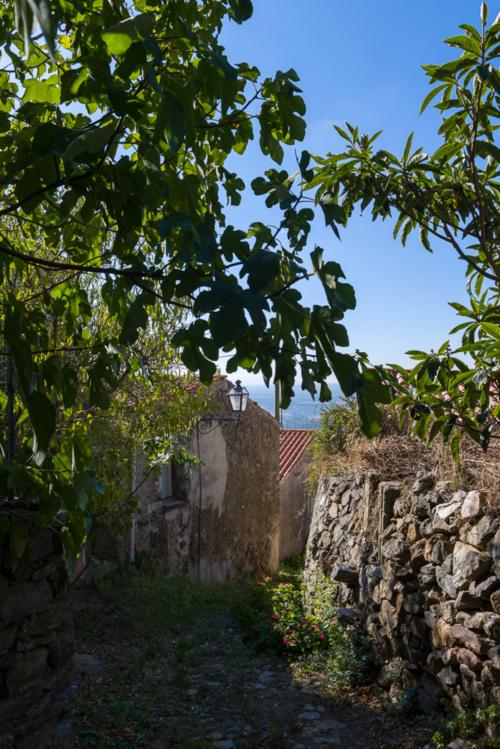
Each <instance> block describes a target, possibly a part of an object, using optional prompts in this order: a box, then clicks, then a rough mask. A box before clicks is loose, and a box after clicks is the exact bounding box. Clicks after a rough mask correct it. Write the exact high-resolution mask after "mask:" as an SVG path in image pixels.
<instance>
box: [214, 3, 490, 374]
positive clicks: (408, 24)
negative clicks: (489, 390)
mask: <svg viewBox="0 0 500 749" xmlns="http://www.w3.org/2000/svg"><path fill="white" fill-rule="evenodd" d="M479 5H480V3H479V2H476V0H419V2H418V3H411V2H406V1H405V0H380V1H379V2H373V0H370V1H369V0H254V15H253V17H252V19H251V20H250V21H248V22H246V23H244V24H243V25H241V26H237V25H236V24H230V25H228V26H227V27H226V28H225V30H224V32H223V35H222V42H223V43H224V44H225V46H226V49H227V52H228V56H229V58H230V60H231V61H232V62H239V61H243V60H245V61H247V62H250V63H252V64H254V65H257V67H259V69H260V70H261V72H262V73H263V75H269V74H272V73H273V72H274V71H275V70H277V69H281V70H287V69H288V68H290V67H293V68H295V70H296V71H297V72H298V74H299V76H300V78H301V83H300V85H301V87H302V90H303V97H304V100H305V102H306V105H307V114H306V120H307V123H308V133H307V138H306V141H305V142H304V144H303V145H304V147H306V148H307V149H308V150H310V151H311V152H312V153H316V154H320V155H321V154H324V153H326V152H327V151H336V150H340V149H341V147H342V142H341V140H340V138H338V136H337V135H336V133H335V131H334V130H333V127H332V124H333V123H338V124H341V123H343V122H345V121H346V120H348V121H349V122H351V123H352V124H354V125H358V126H359V127H360V130H361V131H363V132H371V133H373V132H375V131H376V130H380V129H383V131H384V132H383V135H382V136H381V138H380V140H379V143H380V145H381V147H384V148H387V149H389V150H392V151H394V152H396V153H397V154H401V153H402V151H403V148H404V144H405V141H406V138H407V136H408V134H409V133H410V132H411V131H412V130H414V131H415V138H414V145H415V146H416V145H422V146H423V148H424V150H426V151H429V150H433V149H435V148H436V147H437V146H438V145H439V143H440V142H441V141H440V139H439V137H438V136H437V134H436V133H437V128H438V121H439V120H438V113H437V112H436V111H435V110H433V109H428V110H427V111H426V112H425V113H424V115H422V116H419V115H418V112H419V109H420V104H421V101H422V99H423V98H424V96H425V94H426V93H427V91H428V84H427V78H426V76H425V74H424V72H423V70H422V69H421V65H423V64H425V63H438V62H444V61H446V60H449V59H452V57H454V56H455V55H456V51H455V50H453V49H451V48H449V47H447V46H446V45H444V44H442V40H443V39H445V38H446V37H449V36H453V35H454V34H455V33H456V31H457V29H458V25H459V24H460V23H464V22H468V23H472V24H474V25H478V23H479ZM498 10H499V7H498V4H496V5H494V4H491V3H490V16H491V17H494V16H495V15H496V13H497V12H498ZM286 166H288V168H289V169H290V170H293V162H292V160H291V158H290V160H289V162H288V164H287V165H286ZM232 168H234V169H235V170H238V172H239V173H240V174H241V176H242V177H243V178H244V179H245V181H246V182H247V183H249V182H250V181H251V179H253V177H255V176H257V175H258V174H261V173H262V172H263V169H265V168H269V164H267V165H266V164H265V162H264V160H263V159H262V158H261V157H259V154H258V153H257V151H256V149H252V148H250V149H248V150H247V152H246V153H245V155H244V156H242V157H237V158H236V159H235V160H234V162H233V163H232ZM266 210H267V209H266V208H265V206H264V205H263V203H262V202H261V200H260V199H257V198H254V197H253V196H251V194H250V195H248V196H247V198H246V199H245V200H244V205H243V206H242V207H241V208H240V209H239V211H238V216H237V218H236V217H235V221H238V223H239V224H240V225H242V224H245V223H249V222H250V221H252V220H256V219H260V220H266V218H265V216H266ZM269 220H272V219H269ZM314 243H317V244H319V245H321V246H322V247H323V248H324V249H325V256H326V259H335V260H336V261H337V262H340V263H341V265H342V267H343V269H344V272H345V274H346V276H347V280H348V281H349V282H350V283H352V284H353V286H354V288H355V290H356V296H357V308H356V310H355V311H353V312H350V313H348V314H347V316H346V320H345V322H346V325H347V328H348V331H349V335H350V339H351V349H352V350H354V349H356V348H359V349H361V350H363V351H367V352H368V353H369V355H370V358H371V359H372V361H374V362H398V363H401V364H405V363H407V362H408V361H409V360H408V358H407V357H405V355H404V352H405V351H406V350H408V349H410V348H419V349H430V348H436V347H437V346H438V345H439V344H440V343H442V342H443V341H444V340H445V339H446V337H447V332H448V330H450V329H451V327H453V325H454V324H456V317H455V313H454V311H453V310H452V309H451V308H450V307H449V306H448V305H447V302H448V301H464V300H465V299H466V294H465V289H464V270H465V268H464V264H463V263H462V262H461V261H459V260H458V258H457V257H456V256H455V255H454V253H453V251H452V250H451V249H450V248H449V247H448V246H446V245H441V246H439V245H436V246H435V251H434V253H433V254H429V253H427V252H426V251H425V250H423V248H421V247H420V246H419V244H418V239H417V238H416V237H415V238H412V239H410V240H409V242H408V243H407V245H406V247H405V248H403V247H402V246H401V245H400V243H398V242H394V241H393V239H392V227H391V225H390V224H389V223H386V224H381V223H376V224H373V223H372V222H371V220H370V219H369V217H359V216H356V217H355V218H354V219H353V220H352V222H351V224H350V226H349V227H348V228H347V230H345V231H344V232H343V234H342V241H341V242H339V241H338V240H337V239H336V238H335V237H334V236H333V234H332V233H331V232H330V231H327V230H325V229H324V227H323V226H322V224H321V223H320V222H318V223H317V226H315V228H314V231H313V233H312V236H311V249H312V246H313V245H314ZM301 290H302V292H303V294H304V299H305V301H306V302H309V303H313V302H315V301H317V299H318V292H319V288H318V285H317V284H316V282H312V283H311V282H310V283H308V284H305V285H303V286H302V288H301ZM243 376H244V378H245V379H246V380H247V381H248V382H251V381H252V380H253V381H256V379H260V378H255V377H252V376H250V375H248V374H247V373H245V374H244V375H243Z"/></svg>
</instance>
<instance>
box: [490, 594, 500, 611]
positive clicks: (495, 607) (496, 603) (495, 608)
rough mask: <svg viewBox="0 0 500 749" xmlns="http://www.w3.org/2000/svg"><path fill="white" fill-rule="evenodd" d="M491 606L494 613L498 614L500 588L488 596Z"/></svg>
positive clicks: (499, 608) (499, 609)
mask: <svg viewBox="0 0 500 749" xmlns="http://www.w3.org/2000/svg"><path fill="white" fill-rule="evenodd" d="M490 601H491V608H492V609H493V611H494V612H495V614H500V590H496V591H495V592H494V593H492V594H491V596H490Z"/></svg>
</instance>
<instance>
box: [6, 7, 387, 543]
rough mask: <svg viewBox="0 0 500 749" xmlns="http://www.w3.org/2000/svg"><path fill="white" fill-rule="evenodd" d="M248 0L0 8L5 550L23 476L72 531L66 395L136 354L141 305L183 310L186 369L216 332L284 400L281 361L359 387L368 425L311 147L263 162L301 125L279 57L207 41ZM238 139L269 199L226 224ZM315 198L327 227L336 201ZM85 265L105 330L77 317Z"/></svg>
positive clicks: (77, 474)
mask: <svg viewBox="0 0 500 749" xmlns="http://www.w3.org/2000/svg"><path fill="white" fill-rule="evenodd" d="M16 11H17V17H15V16H16ZM251 12H252V4H251V2H250V0H206V2H203V3H199V2H197V0H169V2H162V0H134V2H125V1H123V0H115V1H114V2H109V1H108V0H86V1H85V2H80V1H79V0H52V2H50V3H49V2H48V1H47V0H30V1H29V2H28V0H17V1H16V2H14V1H13V0H9V1H8V2H5V3H3V4H2V7H1V8H0V49H1V52H2V57H1V60H2V62H1V65H2V67H1V69H0V147H1V150H0V175H1V180H0V218H1V225H0V283H1V285H2V296H3V299H2V308H1V310H2V312H1V318H2V327H3V337H4V341H5V345H4V348H3V350H2V355H3V356H4V357H5V359H6V360H7V364H6V370H7V371H6V380H7V386H6V392H5V393H4V395H3V396H2V397H1V399H0V400H1V404H0V405H1V407H2V409H3V411H4V414H5V423H6V429H5V430H4V439H3V456H2V462H1V465H0V479H1V482H2V486H3V487H5V490H6V494H7V496H8V497H9V502H10V504H9V502H7V504H6V503H5V502H4V504H3V509H1V508H0V509H1V511H2V518H3V519H2V520H1V521H0V522H1V523H2V525H1V529H2V530H3V531H4V532H6V533H8V534H9V535H10V538H11V539H12V548H13V553H14V554H15V555H16V554H17V555H20V554H21V553H22V551H23V549H24V546H25V540H26V534H25V531H24V530H23V526H22V523H19V522H18V519H19V517H20V516H19V515H16V512H17V507H18V505H17V504H16V502H17V500H18V499H19V498H20V497H22V498H23V501H26V498H27V499H28V500H29V499H33V501H35V500H36V508H37V512H38V514H37V515H36V519H37V522H38V523H39V524H42V525H43V524H48V523H50V522H51V518H52V517H53V516H54V515H55V513H57V512H58V511H59V510H61V509H64V510H65V511H66V517H67V522H66V525H65V533H66V537H67V538H68V539H69V538H70V537H71V545H72V547H77V546H78V543H79V540H80V539H81V538H82V535H83V533H84V528H85V517H86V512H87V509H86V508H87V506H88V502H89V501H90V498H91V497H92V495H93V494H95V492H96V491H97V492H98V491H100V485H99V483H98V481H97V479H96V477H95V474H94V459H93V453H92V450H91V447H90V442H89V435H88V429H87V427H86V421H85V419H83V418H81V417H80V416H79V414H81V412H82V409H83V411H87V410H88V409H94V410H99V409H106V408H108V407H109V405H110V402H111V393H112V392H113V391H114V390H115V389H116V386H117V382H118V381H119V379H120V377H121V373H122V372H123V367H124V366H125V367H128V368H132V369H134V370H138V369H140V368H141V367H144V361H143V359H142V356H141V351H140V347H138V340H139V337H140V331H141V330H144V329H146V327H147V325H148V320H149V319H150V316H151V311H152V309H154V308H155V305H157V304H160V305H163V307H168V308H170V309H178V310H182V311H184V312H186V316H185V317H184V318H183V319H182V320H181V321H180V324H179V328H178V330H177V331H176V332H175V335H174V336H173V338H172V341H171V343H172V345H173V346H174V347H175V348H176V350H177V351H178V352H179V355H180V358H181V360H182V362H183V364H184V366H185V367H186V368H187V369H188V370H190V371H192V372H198V373H199V376H200V378H201V380H202V381H203V382H208V381H209V380H210V379H211V377H212V376H213V374H214V372H215V371H216V362H217V361H218V358H219V356H220V355H221V352H226V354H228V355H229V356H230V358H229V360H228V366H227V368H228V371H230V372H231V371H234V370H235V369H236V368H237V367H238V366H240V367H244V368H246V369H247V370H252V371H254V372H262V374H263V376H264V378H265V380H266V381H269V380H270V379H271V378H273V377H274V378H276V379H278V380H279V381H280V383H281V384H282V401H283V405H284V406H286V405H287V404H288V403H289V401H290V398H291V396H292V395H293V386H294V381H295V379H296V377H297V375H299V377H300V379H301V382H302V387H304V388H306V389H307V390H308V391H310V392H311V393H314V392H315V391H316V389H317V388H318V387H319V388H320V397H321V399H322V400H327V399H329V397H330V391H329V388H328V386H327V384H326V379H327V377H328V376H329V375H330V374H331V373H332V371H333V372H334V373H335V375H336V376H337V378H338V380H339V382H340V384H341V387H342V389H343V390H344V392H345V393H346V394H347V395H351V394H353V393H357V395H358V398H359V401H360V404H361V406H362V417H363V423H364V426H365V429H366V431H367V432H368V433H374V432H376V430H377V423H378V419H379V412H378V410H377V408H376V406H375V405H374V401H375V400H376V399H377V398H378V399H387V397H388V391H387V389H385V388H384V387H383V386H382V385H381V384H380V377H379V375H378V374H377V373H376V372H373V371H369V370H367V367H366V364H365V363H364V361H363V360H362V359H360V358H356V357H351V356H349V355H347V354H344V353H339V351H338V350H337V348H338V347H342V346H346V345H347V344H348V337H347V333H346V330H345V328H344V327H343V325H342V323H341V322H340V321H341V320H342V318H343V316H344V313H345V312H346V311H347V310H349V309H352V308H353V307H354V306H355V296H354V291H353V289H352V287H351V286H350V285H349V284H347V283H346V282H345V280H344V275H343V273H342V269H341V268H340V266H339V265H338V264H337V263H335V262H332V261H327V262H325V261H324V260H323V251H322V250H321V249H320V248H312V251H310V255H309V253H308V252H307V243H308V235H309V232H310V227H311V222H312V220H313V218H314V215H315V213H314V208H315V205H314V201H313V200H312V198H310V197H308V196H306V195H305V194H304V187H305V185H306V183H307V182H308V181H309V180H310V179H311V177H312V171H311V168H310V157H309V154H308V153H306V152H303V153H302V154H301V155H299V156H297V174H296V175H295V176H290V175H289V174H288V173H287V172H286V171H285V170H283V169H280V168H278V167H279V166H280V164H281V163H282V160H283V156H284V150H285V148H286V147H288V146H293V144H295V143H296V142H298V141H300V140H302V139H303V137H304V133H305V121H304V114H305V105H304V102H303V100H302V98H301V95H300V89H299V87H298V76H297V74H296V72H295V71H294V70H288V71H278V72H277V73H276V74H275V75H274V76H272V77H267V78H263V77H262V76H261V74H260V72H259V70H258V69H257V68H255V67H254V66H253V65H252V64H251V63H246V62H238V63H235V62H233V61H230V60H229V59H228V57H227V56H226V54H225V51H224V48H223V47H222V45H221V43H220V40H219V34H220V31H221V28H222V25H223V23H227V22H231V21H233V22H236V23H243V22H244V21H245V20H247V19H248V18H249V16H250V15H251ZM16 23H17V26H16ZM254 138H255V139H258V144H259V148H260V151H261V152H262V154H264V156H266V157H268V159H269V161H270V164H269V169H268V170H267V171H266V173H265V175H263V176H262V177H258V178H256V179H255V180H254V182H253V183H252V188H253V190H254V192H255V193H256V194H258V195H265V196H266V198H265V202H266V205H267V206H268V207H273V206H274V207H276V209H277V210H279V211H281V216H282V217H281V219H280V220H279V223H278V225H277V226H276V225H273V224H271V223H267V222H265V221H258V220H256V221H255V222H253V223H252V224H251V225H250V226H249V227H247V226H245V227H242V228H239V227H235V226H233V225H230V224H228V223H227V220H226V206H228V205H229V206H231V205H233V206H234V205H238V204H239V203H240V201H241V199H242V194H243V191H244V189H245V185H244V182H243V180H242V179H241V178H240V177H239V175H238V174H237V173H235V172H234V171H231V169H229V168H228V158H229V157H230V156H232V155H234V154H237V155H238V154H239V155H241V154H243V153H244V151H245V149H246V147H247V145H248V143H249V141H251V140H252V139H254ZM272 162H274V164H275V166H273V164H272ZM231 163H233V162H231ZM321 209H322V212H323V214H324V216H325V219H326V221H327V223H328V224H330V225H331V226H332V228H333V229H334V230H336V223H337V222H338V216H337V214H336V213H335V210H334V209H333V208H332V207H331V206H330V205H329V204H326V203H324V204H323V203H322V204H321ZM311 265H312V269H311ZM311 273H315V274H316V275H317V276H318V277H319V278H320V279H321V281H322V283H323V287H324V289H325V294H326V300H325V304H320V303H318V304H315V305H314V306H313V307H312V308H307V307H306V306H304V305H303V303H302V299H301V294H300V292H299V291H298V290H297V289H296V288H295V286H296V284H297V282H298V281H299V280H301V279H304V278H307V277H309V275H310V274H311ZM89 278H93V279H96V285H97V287H98V293H99V295H100V298H101V300H102V303H103V304H104V306H105V308H106V310H107V314H108V315H109V317H110V318H111V319H112V321H113V325H112V326H111V333H110V328H109V326H105V327H100V326H95V325H92V301H91V299H90V298H89V294H88V279H89ZM29 287H31V288H29ZM54 331H57V334H55V333H54ZM146 369H147V367H146ZM365 370H366V372H365ZM21 427H22V428H21ZM13 434H15V437H16V441H15V443H14V440H13V439H12V436H13ZM14 500H15V501H14ZM12 505H13V506H12Z"/></svg>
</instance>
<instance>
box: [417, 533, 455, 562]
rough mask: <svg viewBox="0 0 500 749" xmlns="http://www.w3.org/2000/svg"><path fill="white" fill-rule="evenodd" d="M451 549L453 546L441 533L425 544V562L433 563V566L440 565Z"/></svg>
mask: <svg viewBox="0 0 500 749" xmlns="http://www.w3.org/2000/svg"><path fill="white" fill-rule="evenodd" d="M452 548H453V545H452V543H451V541H450V539H449V538H448V536H445V535H444V534H441V533H438V534H436V535H435V536H431V537H430V538H428V539H427V541H426V542H425V550H424V557H425V561H426V562H434V564H441V562H443V561H444V560H445V559H446V557H447V556H448V554H449V553H450V551H451V550H452Z"/></svg>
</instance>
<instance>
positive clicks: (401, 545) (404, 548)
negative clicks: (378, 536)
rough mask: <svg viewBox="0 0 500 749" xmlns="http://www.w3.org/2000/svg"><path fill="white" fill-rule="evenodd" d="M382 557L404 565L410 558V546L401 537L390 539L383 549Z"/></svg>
mask: <svg viewBox="0 0 500 749" xmlns="http://www.w3.org/2000/svg"><path fill="white" fill-rule="evenodd" d="M382 555H383V556H384V557H385V558H386V559H390V560H392V561H394V562H398V563H399V564H404V563H405V562H406V561H408V560H409V558H410V544H409V543H408V542H407V541H404V540H403V539H402V538H401V537H398V536H395V537H394V538H390V539H389V540H388V541H386V542H385V544H384V545H383V547H382Z"/></svg>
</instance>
